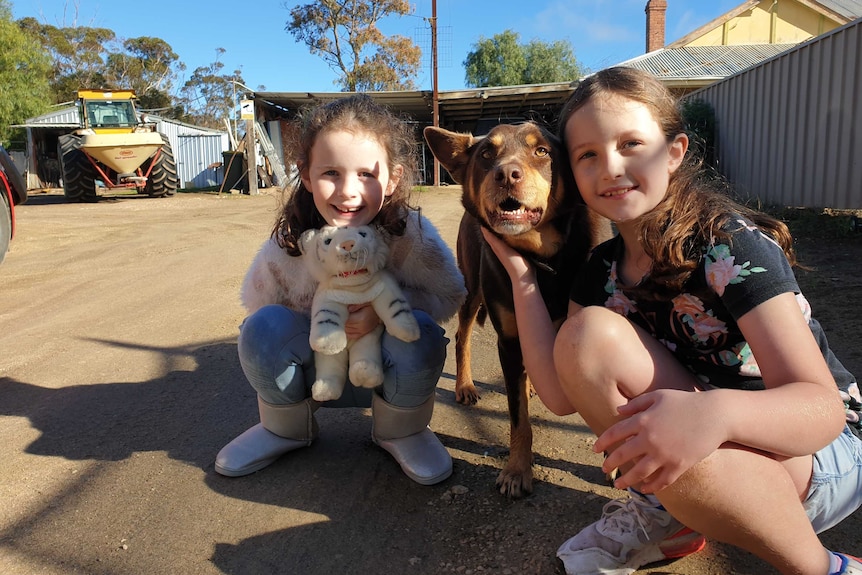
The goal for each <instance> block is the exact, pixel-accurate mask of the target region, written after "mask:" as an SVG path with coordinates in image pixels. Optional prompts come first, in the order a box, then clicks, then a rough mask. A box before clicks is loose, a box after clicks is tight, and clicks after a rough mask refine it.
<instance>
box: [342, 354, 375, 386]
mask: <svg viewBox="0 0 862 575" xmlns="http://www.w3.org/2000/svg"><path fill="white" fill-rule="evenodd" d="M349 375H350V381H351V382H352V383H353V385H355V386H356V387H377V386H378V385H380V384H381V383H383V366H382V365H380V364H379V363H377V362H374V361H368V360H365V359H363V360H359V361H357V362H355V363H353V364H351V366H350V373H349Z"/></svg>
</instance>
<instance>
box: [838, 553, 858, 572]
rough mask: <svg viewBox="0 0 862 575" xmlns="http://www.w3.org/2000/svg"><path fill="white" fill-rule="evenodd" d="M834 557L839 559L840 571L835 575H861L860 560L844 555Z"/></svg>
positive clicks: (839, 554)
mask: <svg viewBox="0 0 862 575" xmlns="http://www.w3.org/2000/svg"><path fill="white" fill-rule="evenodd" d="M835 555H837V556H838V557H840V558H841V570H840V571H839V572H838V573H837V574H836V575H862V559H859V558H857V557H853V556H852V555H846V554H844V553H835Z"/></svg>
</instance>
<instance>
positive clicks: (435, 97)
mask: <svg viewBox="0 0 862 575" xmlns="http://www.w3.org/2000/svg"><path fill="white" fill-rule="evenodd" d="M431 112H432V121H433V123H434V127H435V128H437V127H439V126H440V93H439V92H438V90H437V0H431ZM433 181H434V186H435V187H437V186H439V185H440V161H439V160H438V159H437V156H434V178H433Z"/></svg>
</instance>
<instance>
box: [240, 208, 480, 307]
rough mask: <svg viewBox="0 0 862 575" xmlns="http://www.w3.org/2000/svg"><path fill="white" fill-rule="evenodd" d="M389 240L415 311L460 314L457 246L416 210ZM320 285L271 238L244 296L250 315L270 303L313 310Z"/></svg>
mask: <svg viewBox="0 0 862 575" xmlns="http://www.w3.org/2000/svg"><path fill="white" fill-rule="evenodd" d="M386 241H387V243H388V244H389V247H390V253H389V265H388V266H387V269H388V270H389V271H390V273H392V275H394V276H395V279H396V280H397V281H398V284H399V286H400V287H401V289H402V290H403V291H404V294H405V295H406V296H407V299H408V300H409V302H410V305H411V306H412V307H413V309H420V310H422V311H424V312H425V313H427V314H428V315H430V316H431V317H432V318H433V319H434V321H436V322H437V323H442V322H444V321H446V320H448V319H449V318H451V317H452V316H453V315H455V312H456V311H458V307H459V306H460V305H461V304H462V303H463V301H464V298H465V297H466V295H467V290H466V288H465V287H464V277H463V276H462V275H461V272H460V271H459V270H458V266H457V265H456V263H455V257H454V255H453V254H452V250H451V249H449V246H447V245H446V243H445V242H444V241H443V239H442V238H441V237H440V233H439V232H438V231H437V229H436V228H435V227H434V224H432V223H431V221H430V220H428V218H426V217H424V216H422V215H420V213H419V212H418V211H416V210H411V211H410V215H409V217H408V218H407V229H406V230H405V232H404V235H401V236H388V237H387V238H386ZM316 289H317V281H316V280H315V279H314V278H312V277H311V275H310V274H309V272H308V270H307V269H306V266H305V263H303V261H302V258H301V257H293V256H290V255H288V254H287V253H286V252H285V251H284V250H283V249H282V248H281V247H279V245H278V242H277V241H276V240H275V238H272V237H270V238H269V239H267V240H266V241H265V242H264V244H263V246H262V247H261V248H260V251H258V253H257V256H255V258H254V261H253V262H252V264H251V267H250V268H249V270H248V272H246V275H245V280H244V281H243V284H242V290H241V292H240V297H241V300H242V304H243V305H244V306H245V308H246V309H247V310H248V313H249V314H252V313H254V312H255V311H257V310H258V309H260V308H261V307H263V306H265V305H268V304H281V305H283V306H286V307H288V308H290V309H292V310H295V311H299V312H302V313H305V314H308V313H309V312H310V311H311V300H312V299H313V298H314V292H315V290H316Z"/></svg>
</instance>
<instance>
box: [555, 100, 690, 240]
mask: <svg viewBox="0 0 862 575" xmlns="http://www.w3.org/2000/svg"><path fill="white" fill-rule="evenodd" d="M565 129H566V142H567V146H568V153H569V158H570V159H571V163H572V171H573V173H574V176H575V181H576V182H577V184H578V189H579V190H580V192H581V195H582V196H583V198H584V201H585V202H586V204H587V205H588V206H589V207H590V208H592V209H593V210H595V211H596V212H598V213H600V214H602V215H603V216H605V217H607V218H608V219H610V220H611V221H613V222H616V223H617V224H618V225H620V224H622V225H623V226H625V225H626V222H631V221H633V220H635V219H637V218H639V217H640V216H642V215H644V214H646V213H647V212H649V211H650V210H652V209H653V208H655V207H656V206H657V205H658V203H659V202H661V201H662V199H664V197H665V194H666V193H667V188H668V182H669V180H670V175H671V174H672V173H673V172H674V171H675V170H676V169H677V168H678V167H679V166H680V164H681V163H682V159H683V156H685V151H686V150H687V149H688V137H687V136H686V135H685V134H678V135H676V136H675V137H674V139H673V140H671V141H670V142H668V141H667V138H666V137H665V134H664V132H663V131H662V129H661V126H659V123H658V122H657V121H656V119H655V118H654V117H653V115H652V112H651V110H650V108H649V107H647V106H646V105H645V104H643V103H641V102H638V101H636V100H631V99H628V98H625V97H623V96H619V95H615V94H601V95H596V96H595V97H593V98H592V99H590V100H589V101H588V102H587V103H585V104H584V105H583V106H582V107H581V108H580V109H578V110H577V111H576V112H574V113H573V114H572V115H571V117H570V118H569V120H568V122H566V128H565Z"/></svg>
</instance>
